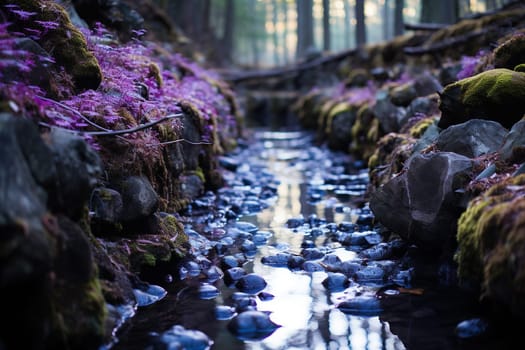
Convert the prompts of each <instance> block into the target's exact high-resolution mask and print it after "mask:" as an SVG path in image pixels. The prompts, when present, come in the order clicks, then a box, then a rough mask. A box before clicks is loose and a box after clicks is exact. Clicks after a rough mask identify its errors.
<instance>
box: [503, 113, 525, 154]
mask: <svg viewBox="0 0 525 350" xmlns="http://www.w3.org/2000/svg"><path fill="white" fill-rule="evenodd" d="M499 151H500V158H501V159H502V160H504V161H507V162H511V163H523V162H525V121H524V120H522V121H519V122H517V123H516V124H514V125H513V126H512V128H511V129H510V131H509V133H508V134H507V135H506V136H505V139H504V140H503V145H502V146H501V149H500V150H499Z"/></svg>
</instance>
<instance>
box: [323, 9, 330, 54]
mask: <svg viewBox="0 0 525 350" xmlns="http://www.w3.org/2000/svg"><path fill="white" fill-rule="evenodd" d="M330 48H331V45H330V0H323V50H324V51H330Z"/></svg>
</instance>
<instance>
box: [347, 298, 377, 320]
mask: <svg viewBox="0 0 525 350" xmlns="http://www.w3.org/2000/svg"><path fill="white" fill-rule="evenodd" d="M337 308H338V309H339V310H341V311H342V312H344V313H345V314H350V315H354V316H376V315H379V314H380V313H381V311H382V309H381V305H380V303H379V299H377V298H376V297H374V296H366V295H360V296H356V297H354V298H352V299H349V300H345V301H343V302H341V303H339V304H338V305H337Z"/></svg>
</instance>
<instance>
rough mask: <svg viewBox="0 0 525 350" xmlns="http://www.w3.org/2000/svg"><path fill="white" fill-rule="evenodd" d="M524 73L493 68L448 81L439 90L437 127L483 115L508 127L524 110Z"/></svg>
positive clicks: (519, 117)
mask: <svg viewBox="0 0 525 350" xmlns="http://www.w3.org/2000/svg"><path fill="white" fill-rule="evenodd" d="M524 100H525V74H524V73H521V72H516V71H512V70H510V69H506V68H498V69H492V70H488V71H485V72H482V73H480V74H477V75H475V76H472V77H469V78H466V79H463V80H460V81H457V82H455V83H452V84H449V85H447V86H446V87H445V89H444V90H443V93H442V94H441V104H440V109H441V111H442V112H443V113H442V117H441V120H440V124H439V125H440V127H447V126H449V125H453V124H457V123H460V122H464V121H467V120H468V119H470V118H483V119H489V120H495V121H498V122H499V123H500V124H502V125H503V126H505V127H507V128H510V127H511V126H512V125H513V124H514V123H516V122H517V121H518V120H520V119H521V118H522V116H523V114H524V113H525V105H523V101H524Z"/></svg>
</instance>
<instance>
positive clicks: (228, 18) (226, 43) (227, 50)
mask: <svg viewBox="0 0 525 350" xmlns="http://www.w3.org/2000/svg"><path fill="white" fill-rule="evenodd" d="M234 30H235V5H234V0H226V7H225V8H224V32H223V33H224V37H223V38H222V43H223V47H224V58H225V61H226V62H228V63H230V62H232V58H233V31H234Z"/></svg>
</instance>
